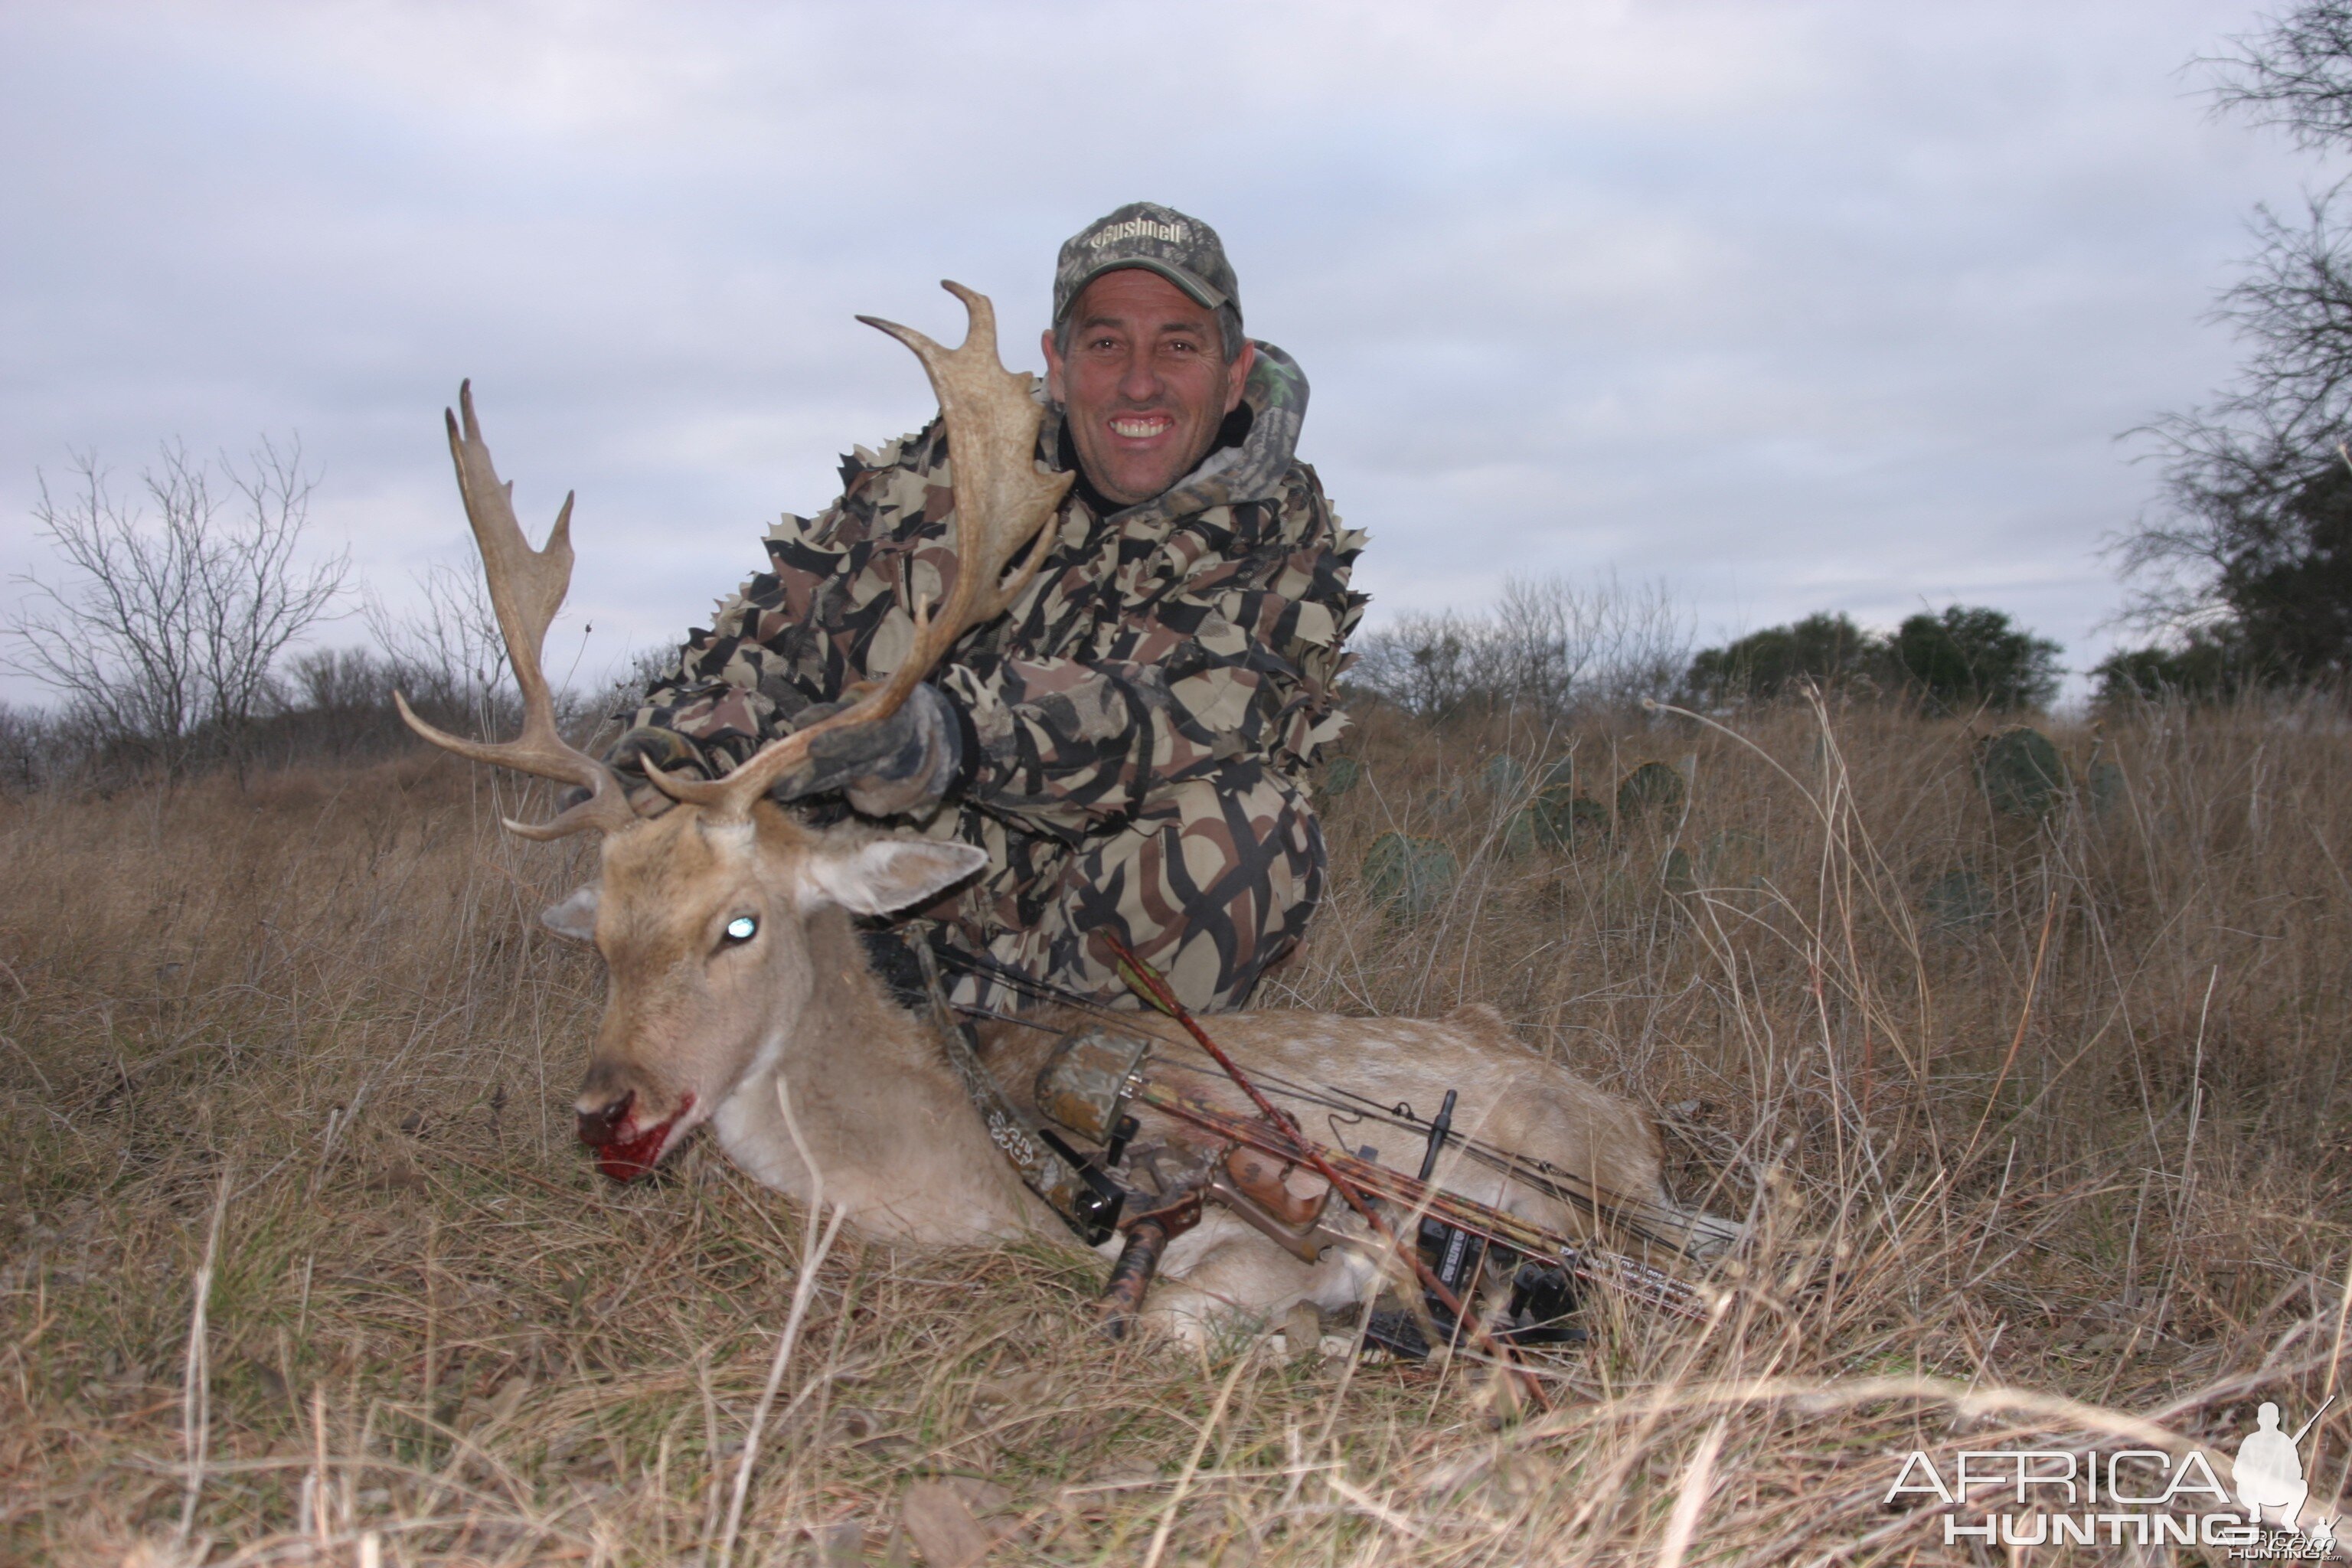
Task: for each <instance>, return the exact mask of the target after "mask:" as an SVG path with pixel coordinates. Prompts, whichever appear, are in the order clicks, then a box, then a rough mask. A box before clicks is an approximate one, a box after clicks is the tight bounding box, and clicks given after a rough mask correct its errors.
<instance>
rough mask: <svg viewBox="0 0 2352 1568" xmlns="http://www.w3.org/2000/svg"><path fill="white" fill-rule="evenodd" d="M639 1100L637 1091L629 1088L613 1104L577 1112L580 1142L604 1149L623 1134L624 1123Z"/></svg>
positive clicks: (592, 1147)
mask: <svg viewBox="0 0 2352 1568" xmlns="http://www.w3.org/2000/svg"><path fill="white" fill-rule="evenodd" d="M636 1102H637V1091H636V1090H635V1089H631V1090H629V1091H628V1092H627V1093H626V1094H624V1095H623V1096H621V1098H620V1099H618V1100H614V1101H613V1102H612V1103H611V1104H609V1105H605V1106H602V1107H600V1108H598V1109H597V1110H582V1111H578V1112H576V1113H575V1114H576V1115H577V1116H578V1118H579V1122H580V1142H583V1143H585V1144H587V1145H588V1147H590V1148H591V1149H602V1148H603V1147H604V1145H605V1144H607V1143H611V1142H615V1141H617V1140H618V1139H619V1137H620V1136H621V1127H622V1125H623V1124H624V1123H625V1122H626V1121H628V1120H629V1109H630V1107H632V1106H634V1105H635V1104H636Z"/></svg>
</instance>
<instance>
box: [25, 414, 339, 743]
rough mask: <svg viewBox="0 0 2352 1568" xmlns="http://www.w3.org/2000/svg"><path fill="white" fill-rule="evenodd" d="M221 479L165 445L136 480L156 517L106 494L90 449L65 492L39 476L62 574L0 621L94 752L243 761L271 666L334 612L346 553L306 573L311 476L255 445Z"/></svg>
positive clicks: (289, 457) (44, 516) (229, 463)
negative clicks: (206, 755) (100, 748)
mask: <svg viewBox="0 0 2352 1568" xmlns="http://www.w3.org/2000/svg"><path fill="white" fill-rule="evenodd" d="M219 469H220V471H219V473H218V474H217V475H216V474H215V471H214V468H213V466H212V465H211V464H208V463H204V462H199V461H195V460H192V459H191V458H189V457H188V455H187V453H186V451H185V450H184V449H183V448H180V447H169V446H167V447H164V448H163V453H162V456H161V458H160V460H159V464H158V466H157V467H154V468H149V469H147V470H145V471H144V472H143V473H142V475H141V483H142V487H143V489H145V491H146V495H147V499H148V500H149V501H150V502H151V503H152V505H153V507H154V509H155V510H154V515H153V516H152V517H150V516H149V515H148V514H147V512H146V511H145V510H143V509H142V508H141V507H140V506H139V505H138V504H137V503H135V502H125V501H123V500H119V499H118V498H117V497H116V495H115V494H114V493H113V491H112V490H111V489H110V488H109V485H108V482H107V474H106V471H105V469H104V468H101V467H100V463H99V460H98V458H97V456H96V454H94V453H83V454H79V455H77V456H76V457H75V458H74V459H73V468H72V474H73V487H72V489H70V491H68V492H67V493H64V494H62V495H60V494H58V493H56V492H53V491H52V490H51V489H50V488H49V483H48V479H47V477H46V476H44V477H43V478H42V479H41V481H40V488H41V499H40V501H39V503H38V504H37V506H36V507H35V508H34V513H33V515H34V517H35V519H36V520H37V521H38V522H39V523H40V525H41V531H42V532H43V534H44V535H45V536H46V537H47V539H48V541H49V542H50V545H51V546H52V548H54V549H55V551H56V552H57V554H58V558H59V560H60V562H61V563H63V565H64V567H65V576H64V577H63V579H62V580H55V581H43V580H42V579H40V578H38V577H27V578H26V579H24V581H25V582H26V584H28V585H29V586H30V588H31V589H32V594H31V596H30V602H29V603H28V605H26V608H25V609H24V610H22V611H21V612H20V613H19V614H18V616H16V619H15V620H14V621H12V622H11V623H10V624H9V625H8V626H5V627H0V636H5V637H6V639H7V641H8V643H9V644H10V645H11V646H12V647H13V649H14V652H13V653H12V654H11V655H9V656H8V657H7V658H6V663H7V664H8V666H9V667H10V668H14V669H16V670H18V671H20V672H22V673H25V674H27V675H30V676H32V677H33V678H34V679H37V680H39V681H41V682H42V683H43V684H44V685H46V686H47V687H48V688H49V689H51V690H53V691H55V692H57V693H58V695H59V696H60V697H61V698H63V699H64V700H65V704H66V707H67V709H68V711H69V712H70V714H71V715H72V717H73V719H74V720H75V721H77V722H79V723H80V724H81V725H83V726H85V727H86V728H87V729H88V730H89V731H90V732H91V734H92V735H93V736H94V737H95V738H96V739H97V740H98V741H99V742H100V743H101V744H102V745H106V746H109V747H113V748H120V749H122V750H125V751H127V752H130V753H131V755H132V756H134V757H137V758H141V759H144V760H146V761H148V762H150V763H154V764H156V765H160V766H161V768H162V769H163V771H164V773H167V774H169V775H173V776H177V775H178V774H180V773H184V772H185V771H186V769H187V767H188V766H189V764H190V763H192V762H194V761H195V760H196V759H197V758H198V756H199V754H200V753H201V752H203V751H205V750H206V749H207V748H209V749H214V750H217V751H219V752H223V753H224V754H226V755H228V756H230V757H231V758H233V759H236V758H241V757H242V754H243V746H244V743H245V742H246V739H247V731H249V729H250V727H251V724H252V722H253V721H254V719H255V718H256V717H257V715H258V714H259V713H260V712H262V711H263V710H265V709H266V708H267V707H268V704H269V701H270V699H271V696H272V688H271V675H272V670H273V667H274V666H275V665H276V663H277V660H278V656H279V655H280V654H281V653H283V652H284V651H285V649H286V648H287V647H288V645H289V644H291V643H293V642H294V641H295V640H297V639H298V638H299V637H301V636H302V635H303V634H304V633H305V632H307V631H309V630H310V628H311V627H312V626H314V625H316V624H317V623H318V622H319V621H320V620H321V619H322V618H324V617H325V616H328V615H330V614H331V612H332V609H333V606H334V603H335V601H336V599H337V598H338V597H340V596H341V593H342V590H343V584H344V580H345V578H346V577H347V575H348V574H349V570H350V562H349V557H348V555H347V554H346V553H338V554H336V555H334V556H331V557H330V558H328V559H325V560H323V561H315V562H311V563H307V564H306V563H303V562H302V561H301V560H299V555H300V553H301V549H300V547H301V544H302V540H303V535H304V533H305V532H306V531H307V530H308V528H309V524H310V489H311V483H312V481H311V480H310V479H309V478H308V477H307V476H306V475H305V474H304V473H303V472H302V468H301V449H300V447H299V446H296V447H288V448H287V449H285V450H283V451H281V450H280V449H279V448H278V447H277V446H276V445H274V444H273V443H271V442H270V441H268V439H266V438H265V439H264V440H263V442H262V444H261V446H260V447H259V448H258V449H257V450H256V451H255V452H254V453H253V454H252V455H251V456H250V457H249V458H247V461H246V462H245V463H244V464H243V465H239V464H238V463H236V461H235V460H234V459H231V458H228V457H226V455H224V456H223V457H222V458H221V459H220V465H219Z"/></svg>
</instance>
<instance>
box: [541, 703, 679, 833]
mask: <svg viewBox="0 0 2352 1568" xmlns="http://www.w3.org/2000/svg"><path fill="white" fill-rule="evenodd" d="M602 760H603V762H604V765H605V766H606V767H609V768H611V769H612V770H613V771H614V773H619V774H620V775H621V784H622V785H623V787H624V788H625V789H626V790H627V791H628V800H629V806H630V809H631V810H633V811H635V813H636V814H637V815H638V816H660V815H661V814H662V813H663V812H665V811H667V810H668V809H669V808H670V807H671V806H673V805H677V802H675V801H673V800H671V799H670V797H669V796H667V795H664V794H662V792H661V791H660V790H658V789H656V788H655V787H654V784H653V781H652V780H651V779H648V778H647V777H646V766H645V765H646V762H647V760H650V761H651V762H652V763H653V765H654V766H656V767H657V768H659V769H661V771H662V772H664V773H683V774H685V775H686V776H687V777H688V778H707V777H709V771H710V765H709V763H708V762H707V761H706V760H705V759H704V757H703V755H702V752H701V751H700V750H699V749H698V747H697V746H696V745H695V743H694V742H691V741H689V740H688V739H687V738H686V737H685V736H683V735H681V734H679V733H678V732H677V731H675V730H657V729H655V728H654V727H652V726H651V725H639V726H638V727H637V728H635V729H634V730H630V731H626V732H625V733H624V734H623V735H622V736H621V738H620V739H619V740H617V741H615V742H613V744H612V747H611V749H610V750H608V751H607V752H605V753H604V758H603V759H602ZM587 798H588V791H587V790H586V789H584V788H581V789H572V790H566V791H565V792H564V794H563V798H562V803H561V804H562V805H564V806H566V807H570V806H572V805H575V804H576V803H578V802H580V801H583V800H586V799H587Z"/></svg>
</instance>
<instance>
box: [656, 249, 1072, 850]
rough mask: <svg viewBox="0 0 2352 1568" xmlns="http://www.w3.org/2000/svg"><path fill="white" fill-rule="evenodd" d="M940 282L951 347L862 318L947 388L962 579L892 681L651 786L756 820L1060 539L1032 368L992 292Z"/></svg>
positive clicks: (904, 690) (994, 607) (943, 399)
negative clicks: (1017, 360)
mask: <svg viewBox="0 0 2352 1568" xmlns="http://www.w3.org/2000/svg"><path fill="white" fill-rule="evenodd" d="M940 287H941V288H942V289H946V290H947V291H948V292H949V293H950V294H953V295H954V296H955V297H956V298H957V299H959V300H962V301H963V305H964V310H965V311H966V312H967V313H968V314H969V315H970V317H971V326H970V328H969V330H967V331H966V332H965V334H964V340H963V342H962V344H961V346H959V347H957V348H955V349H953V350H949V349H944V348H941V347H940V345H939V344H938V343H936V342H932V341H931V340H930V339H929V338H928V337H926V336H924V335H923V334H922V333H921V332H919V331H915V330H914V329H913V328H912V327H902V326H899V325H898V323H897V322H895V321H878V320H877V319H876V318H874V317H872V316H860V317H858V318H857V319H858V320H859V321H864V322H865V323H866V325H867V326H869V327H878V328H880V329H881V330H882V331H886V332H887V333H889V334H890V335H891V336H892V337H894V338H896V339H898V341H899V342H902V343H904V344H906V345H907V346H908V348H910V349H912V350H914V351H915V357H916V358H918V359H919V360H921V361H922V362H923V369H924V370H925V371H926V372H928V373H929V375H930V378H931V388H932V390H933V391H935V392H937V393H938V394H939V399H940V416H941V417H942V418H943V419H944V420H945V421H946V423H947V430H948V459H949V465H950V472H951V474H952V482H953V484H954V487H955V521H954V534H953V542H952V549H953V552H954V555H955V562H956V564H955V581H954V584H953V585H952V586H951V587H950V588H949V589H948V594H947V598H946V600H945V602H944V603H942V604H940V605H938V606H936V607H934V606H932V605H929V603H928V602H926V603H924V604H919V605H915V606H914V607H913V614H914V617H915V643H914V647H913V648H912V649H910V650H909V651H908V655H907V658H906V659H905V661H904V662H903V663H901V664H900V665H899V666H898V668H896V669H894V670H892V671H891V672H890V676H889V679H887V680H885V681H884V682H882V684H881V685H879V686H877V687H874V688H871V689H868V690H866V692H865V693H864V694H863V695H862V696H860V697H859V698H858V700H856V702H855V703H854V704H852V705H851V706H850V707H848V708H845V709H844V710H842V711H840V712H838V713H835V714H833V715H831V716H830V717H828V718H825V719H822V720H819V721H817V722H815V723H814V724H811V725H809V726H808V727H807V728H806V729H803V730H795V731H793V733H791V734H789V735H786V736H784V737H783V738H782V739H781V740H776V741H772V742H769V743H768V744H767V745H765V746H762V747H761V749H760V750H759V751H757V752H753V753H752V754H751V756H749V757H746V758H745V759H744V760H743V762H742V763H741V765H740V766H739V767H737V768H736V769H735V770H734V771H733V772H732V773H729V774H728V775H727V776H726V777H724V778H721V779H712V780H701V779H687V778H673V777H671V776H669V775H668V774H666V773H661V772H660V771H659V770H657V769H656V768H655V767H654V766H653V765H652V764H651V763H646V775H647V776H648V777H650V778H651V779H652V780H653V781H654V783H655V784H658V785H660V786H661V788H662V789H663V790H664V791H666V792H667V793H668V794H669V795H674V796H676V797H677V799H679V800H682V801H687V802H690V803H691V804H693V805H699V806H701V807H702V808H703V809H704V811H705V812H706V813H707V814H709V816H711V817H713V818H714V819H717V820H720V821H740V820H742V819H744V818H745V817H747V816H750V814H751V804H752V802H754V801H756V800H758V799H759V798H760V797H761V795H765V794H767V793H768V791H769V790H770V789H771V788H772V787H773V786H774V785H775V784H777V782H778V781H780V780H782V779H783V778H785V777H786V776H787V775H788V774H790V773H793V771H794V770H795V769H797V768H799V767H800V766H801V765H802V764H803V762H804V761H805V760H806V759H807V756H808V750H809V742H812V741H814V739H815V738H816V737H817V736H819V735H822V734H825V733H827V732H829V731H835V730H846V729H851V728H853V727H856V726H857V725H861V724H872V723H877V722H878V721H881V720H884V719H887V718H888V717H889V716H890V715H891V714H893V713H896V712H897V711H898V707H899V705H900V704H901V703H903V702H905V701H906V700H907V699H908V696H910V695H911V694H912V693H913V692H914V689H915V688H916V687H918V686H919V685H921V684H922V681H923V678H924V677H925V676H927V675H929V673H930V672H931V669H932V667H934V666H935V665H937V664H938V663H939V661H940V659H941V658H944V657H945V656H946V654H947V651H948V649H949V648H950V647H953V646H954V645H955V642H956V639H958V638H959V637H962V636H963V635H964V633H966V632H968V631H970V630H971V628H972V627H974V626H982V625H984V624H986V623H987V622H989V621H992V620H994V619H995V618H996V617H997V616H1001V615H1003V613H1004V612H1005V610H1006V609H1008V608H1009V607H1011V605H1012V604H1013V600H1015V599H1017V598H1019V597H1020V596H1021V593H1022V590H1024V589H1025V588H1026V587H1028V585H1029V582H1030V579H1032V578H1033V577H1034V576H1036V574H1037V569H1038V567H1040V566H1042V565H1043V564H1045V552H1047V551H1048V550H1050V549H1051V548H1052V547H1053V535H1052V534H1051V532H1049V531H1046V528H1045V524H1046V523H1047V521H1049V520H1051V518H1052V517H1053V515H1054V512H1055V509H1056V508H1058V507H1059V506H1060V505H1061V504H1062V497H1063V496H1065V495H1066V494H1067V493H1068V491H1069V489H1070V484H1071V482H1072V480H1073V479H1074V478H1075V476H1073V475H1070V474H1047V473H1041V472H1039V471H1038V468H1037V463H1036V448H1037V430H1038V426H1039V425H1040V423H1041V422H1042V421H1043V419H1044V417H1045V415H1044V411H1043V410H1041V409H1040V408H1039V407H1038V406H1037V404H1036V402H1035V400H1034V398H1033V397H1032V396H1031V389H1032V387H1034V385H1035V383H1036V378H1035V377H1034V376H1032V375H1030V374H1028V373H1027V372H1026V371H1023V372H1021V373H1019V374H1015V373H1013V372H1012V371H1008V370H1006V369H1005V368H1004V365H1003V362H1002V361H1001V360H999V359H998V358H997V353H996V308H995V306H993V305H992V304H990V303H989V300H988V296H986V295H985V294H979V293H975V292H973V291H972V290H971V289H967V288H965V287H964V286H963V285H962V284H961V283H949V282H943V283H941V284H940ZM1033 540H1034V542H1035V543H1034V548H1032V549H1031V550H1030V552H1029V554H1028V556H1027V558H1026V559H1024V560H1023V561H1022V562H1021V563H1020V564H1019V566H1018V567H1016V568H1014V569H1013V575H1012V576H1011V577H1010V578H1007V577H1006V576H1005V569H1006V568H1007V567H1008V566H1012V564H1013V556H1014V555H1015V554H1017V553H1018V552H1020V550H1021V548H1022V547H1023V546H1024V545H1026V544H1029V543H1030V542H1031V541H1033Z"/></svg>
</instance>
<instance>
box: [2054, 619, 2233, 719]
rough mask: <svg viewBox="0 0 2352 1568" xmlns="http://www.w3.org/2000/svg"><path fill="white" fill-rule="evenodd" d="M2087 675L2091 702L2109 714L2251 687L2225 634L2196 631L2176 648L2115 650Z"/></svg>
mask: <svg viewBox="0 0 2352 1568" xmlns="http://www.w3.org/2000/svg"><path fill="white" fill-rule="evenodd" d="M2091 675H2092V678H2093V679H2095V680H2096V681H2097V682H2098V686H2097V688H2096V689H2095V690H2094V692H2093V694H2092V700H2093V702H2094V703H2095V705H2096V706H2098V707H2100V708H2102V709H2110V710H2111V709H2114V708H2116V706H2118V705H2120V704H2122V703H2126V702H2130V701H2134V700H2138V701H2146V702H2160V701H2186V702H2211V701H2217V700H2224V699H2227V698H2230V697H2234V696H2236V695H2237V694H2238V693H2239V692H2240V691H2242V690H2244V689H2247V688H2249V687H2251V686H2253V685H2254V684H2256V682H2255V681H2254V679H2252V672H2251V671H2250V669H2249V668H2248V667H2247V664H2246V662H2245V654H2244V650H2243V648H2242V647H2241V646H2239V644H2238V642H2237V640H2236V638H2235V637H2231V635H2230V634H2229V633H2228V631H2227V630H2226V629H2224V630H2223V631H2221V632H2218V633H2217V632H2214V631H2209V630H2205V629H2202V628H2200V630H2198V631H2196V632H2193V633H2191V634H2190V635H2189V637H2187V638H2186V639H2185V640H2184V641H2182V642H2181V643H2180V644H2179V646H2177V647H2166V646H2164V645H2163V644H2160V643H2156V644H2150V645H2149V646H2148V647H2131V648H2117V649H2116V651H2115V652H2113V653H2111V654H2109V655H2107V657H2106V658H2103V659H2101V660H2100V661H2099V662H2098V663H2097V664H2095V665H2094V666H2092V667H2091Z"/></svg>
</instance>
